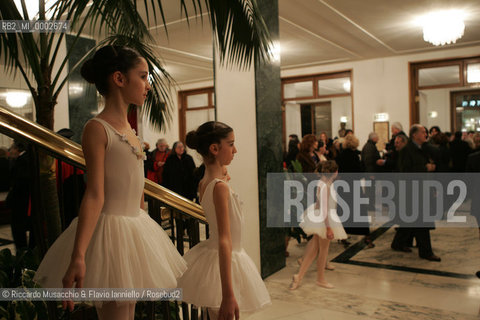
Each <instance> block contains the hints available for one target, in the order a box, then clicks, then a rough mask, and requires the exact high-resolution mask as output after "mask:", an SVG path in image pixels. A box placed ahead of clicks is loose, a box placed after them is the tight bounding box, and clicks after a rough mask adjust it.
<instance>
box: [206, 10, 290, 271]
mask: <svg viewBox="0 0 480 320" xmlns="http://www.w3.org/2000/svg"><path fill="white" fill-rule="evenodd" d="M259 5H260V7H261V13H262V14H263V15H264V17H265V21H266V23H267V25H268V26H269V30H270V32H271V34H272V38H273V40H274V41H275V40H278V3H277V0H274V1H271V0H263V1H261V3H259ZM214 47H215V45H214ZM214 57H215V59H214V60H215V67H214V75H215V79H214V81H215V104H216V119H217V120H218V121H222V122H225V123H227V124H229V125H230V126H231V127H232V128H233V129H234V131H235V144H236V146H237V149H238V153H237V154H236V155H235V159H234V160H233V161H232V164H231V165H230V166H229V168H228V170H229V173H230V176H231V177H232V180H231V185H232V187H233V189H234V190H235V191H236V192H238V193H239V194H240V197H241V199H242V200H243V203H244V204H243V211H244V218H245V225H244V234H243V246H244V248H245V250H246V251H247V253H248V254H249V255H250V256H251V257H252V259H253V261H254V262H255V264H256V265H257V267H259V269H260V271H261V274H262V276H263V277H267V276H269V275H270V274H272V273H274V272H276V271H278V270H280V269H281V268H283V267H284V266H285V255H284V252H285V233H284V230H283V229H280V228H267V205H266V203H267V198H266V195H267V173H269V172H280V171H281V169H282V141H281V140H282V111H281V96H280V94H281V92H280V65H279V62H278V61H270V62H263V63H259V64H255V65H254V66H251V67H250V68H249V69H245V68H238V66H235V65H229V64H228V63H227V64H223V65H222V64H221V63H220V62H219V60H220V59H219V55H218V52H217V50H216V49H214Z"/></svg>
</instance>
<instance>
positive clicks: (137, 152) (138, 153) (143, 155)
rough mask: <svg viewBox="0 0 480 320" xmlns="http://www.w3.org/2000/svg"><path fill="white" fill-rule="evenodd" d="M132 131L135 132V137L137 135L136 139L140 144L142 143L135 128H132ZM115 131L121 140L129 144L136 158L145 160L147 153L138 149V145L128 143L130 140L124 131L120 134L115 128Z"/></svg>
mask: <svg viewBox="0 0 480 320" xmlns="http://www.w3.org/2000/svg"><path fill="white" fill-rule="evenodd" d="M132 131H133V133H134V134H135V137H137V139H138V141H139V142H140V146H141V145H143V142H142V140H140V138H139V137H138V136H137V132H136V131H135V129H132ZM115 133H116V134H117V135H118V136H119V137H120V140H122V141H123V142H125V143H126V144H128V145H129V146H130V148H131V150H132V152H133V154H134V155H135V156H136V157H137V159H138V160H147V155H146V153H145V151H143V150H140V149H139V148H138V147H136V146H134V145H132V144H131V143H130V141H128V138H127V135H126V134H125V133H124V134H121V133H119V132H117V130H115Z"/></svg>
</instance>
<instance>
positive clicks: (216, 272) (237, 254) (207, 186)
mask: <svg viewBox="0 0 480 320" xmlns="http://www.w3.org/2000/svg"><path fill="white" fill-rule="evenodd" d="M186 140H187V141H186V142H187V146H188V147H190V148H192V149H195V150H197V152H198V153H200V154H201V155H202V157H203V160H204V163H205V176H204V177H203V179H202V180H201V181H200V184H199V187H198V188H199V194H200V199H201V200H200V203H201V205H202V207H203V210H204V212H205V216H206V218H207V220H208V223H209V225H210V238H209V239H208V240H206V241H203V242H201V243H199V244H198V245H196V246H195V247H193V248H192V249H191V250H189V251H188V252H187V253H186V254H185V255H184V258H185V260H186V261H187V263H188V270H187V271H186V272H185V273H184V274H183V276H182V277H181V278H180V279H179V280H178V285H179V287H181V288H182V289H183V300H184V301H186V302H188V303H192V304H194V305H196V306H198V307H206V308H208V313H209V315H210V319H212V320H215V319H228V320H230V319H233V318H234V317H235V319H238V318H239V312H252V311H255V310H257V309H260V308H261V307H263V306H265V305H267V304H269V303H270V296H269V294H268V291H267V289H266V288H265V285H264V283H263V281H262V278H261V277H260V275H259V273H258V271H257V268H256V267H255V265H254V263H253V261H252V260H251V259H250V257H249V256H248V255H247V253H246V252H245V250H244V249H243V247H242V226H243V214H242V211H241V203H240V200H239V199H238V196H237V195H236V194H235V193H234V192H233V190H232V189H231V188H230V186H229V185H228V183H227V181H226V180H228V179H229V176H228V173H227V171H226V167H225V166H227V165H229V164H230V162H231V161H232V159H233V156H234V154H235V153H236V152H237V149H236V148H235V144H234V140H235V137H234V134H233V130H232V128H230V127H229V126H227V125H226V124H224V123H221V122H215V121H210V122H206V123H204V124H202V125H201V126H200V127H198V129H197V130H196V131H191V132H189V133H188V135H187V139H186Z"/></svg>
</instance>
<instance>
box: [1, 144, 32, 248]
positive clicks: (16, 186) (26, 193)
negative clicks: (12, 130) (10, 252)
mask: <svg viewBox="0 0 480 320" xmlns="http://www.w3.org/2000/svg"><path fill="white" fill-rule="evenodd" d="M10 156H11V158H12V161H13V163H12V164H13V165H12V168H11V169H10V176H11V187H10V191H9V192H8V196H7V199H6V203H7V206H8V207H10V209H11V211H12V220H11V228H12V236H13V241H14V242H15V247H16V248H17V250H18V249H20V248H26V247H27V231H29V230H30V231H31V227H30V219H29V218H30V217H29V216H28V206H29V201H30V185H31V175H30V166H31V164H30V159H29V158H30V157H29V154H28V151H27V150H26V145H25V144H24V143H22V142H19V141H14V143H13V145H12V147H11V148H10ZM32 246H33V237H32V233H31V232H30V241H29V247H32Z"/></svg>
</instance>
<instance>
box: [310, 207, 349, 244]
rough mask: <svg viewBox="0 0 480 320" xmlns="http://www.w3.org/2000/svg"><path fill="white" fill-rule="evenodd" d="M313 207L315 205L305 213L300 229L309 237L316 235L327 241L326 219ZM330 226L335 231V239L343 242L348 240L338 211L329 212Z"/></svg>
mask: <svg viewBox="0 0 480 320" xmlns="http://www.w3.org/2000/svg"><path fill="white" fill-rule="evenodd" d="M313 207H314V205H311V206H310V207H308V208H307V210H305V212H303V215H302V222H300V228H302V230H303V231H304V232H305V233H306V234H308V235H311V234H316V235H318V236H320V238H322V239H327V227H326V225H325V218H324V217H322V216H321V214H320V210H313ZM328 224H329V226H330V228H331V229H332V231H333V238H334V239H336V240H342V239H347V238H348V236H347V233H346V232H345V229H344V228H343V225H342V222H341V221H340V218H339V217H338V215H337V212H336V210H328Z"/></svg>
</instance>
